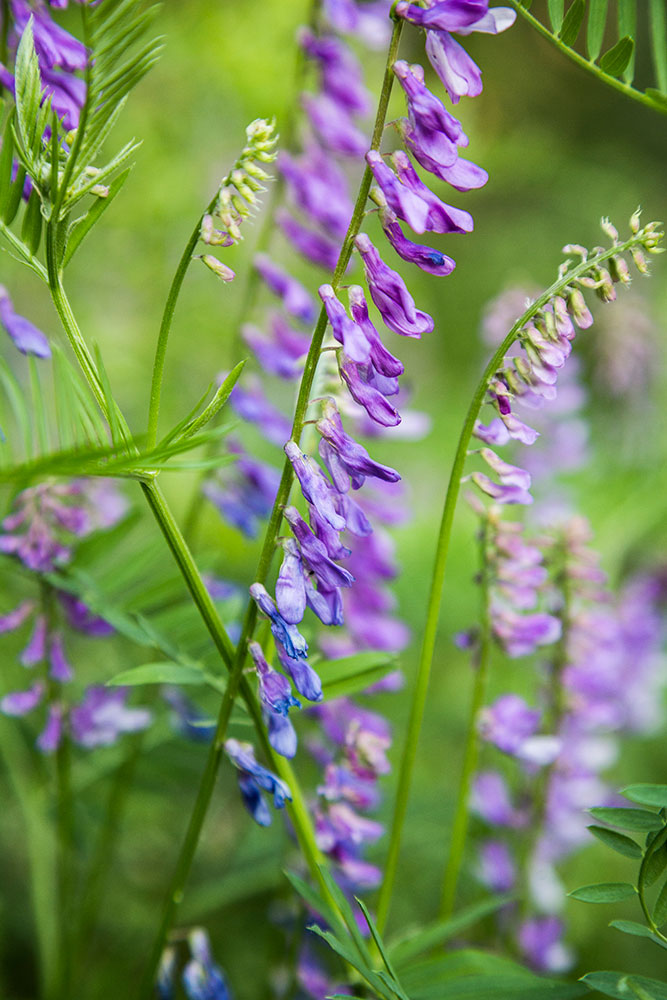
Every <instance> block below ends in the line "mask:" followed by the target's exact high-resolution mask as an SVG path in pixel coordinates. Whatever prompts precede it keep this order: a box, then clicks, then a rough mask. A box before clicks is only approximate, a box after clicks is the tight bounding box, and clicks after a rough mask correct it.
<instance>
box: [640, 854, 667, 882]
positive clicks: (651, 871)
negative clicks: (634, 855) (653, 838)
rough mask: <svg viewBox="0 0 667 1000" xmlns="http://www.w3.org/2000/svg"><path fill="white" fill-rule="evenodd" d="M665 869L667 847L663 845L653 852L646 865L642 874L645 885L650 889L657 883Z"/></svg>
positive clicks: (666, 864)
mask: <svg viewBox="0 0 667 1000" xmlns="http://www.w3.org/2000/svg"><path fill="white" fill-rule="evenodd" d="M665 868H667V846H665V845H664V844H663V846H662V847H657V848H656V849H655V850H654V851H653V853H652V854H651V856H650V857H649V859H648V860H647V862H646V864H645V865H644V871H643V873H642V876H643V883H644V885H645V886H647V887H648V886H652V885H653V883H654V882H657V881H658V879H659V878H660V876H661V875H662V873H663V872H664V870H665Z"/></svg>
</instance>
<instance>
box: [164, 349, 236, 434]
mask: <svg viewBox="0 0 667 1000" xmlns="http://www.w3.org/2000/svg"><path fill="white" fill-rule="evenodd" d="M245 363H246V359H245V358H244V359H243V361H239V363H238V364H237V365H236V366H235V367H234V368H232V370H231V372H230V373H229V375H228V376H227V378H226V379H225V380H224V382H223V383H222V385H220V386H218V388H217V390H216V393H215V395H214V397H213V399H212V400H211V402H210V403H209V404H208V406H207V407H206V409H205V410H204V411H203V412H202V413H201V414H200V415H199V416H198V417H197V418H196V419H194V420H192V421H191V422H190V423H189V424H188V425H187V426H186V427H185V428H184V429H183V431H182V432H181V434H180V435H179V436H178V437H177V438H176V440H177V441H185V440H186V439H187V438H190V437H192V436H193V435H194V434H197V433H198V432H199V431H201V430H202V429H203V428H204V427H205V426H206V424H207V423H208V422H209V420H212V419H213V417H214V416H215V415H216V413H218V411H219V410H221V409H222V407H223V406H224V405H225V403H226V402H227V400H228V399H229V397H230V396H231V394H232V390H233V389H234V386H235V385H236V383H237V382H238V380H239V378H240V377H241V372H242V371H243V368H244V366H245Z"/></svg>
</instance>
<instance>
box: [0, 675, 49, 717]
mask: <svg viewBox="0 0 667 1000" xmlns="http://www.w3.org/2000/svg"><path fill="white" fill-rule="evenodd" d="M43 694H44V684H43V682H42V681H36V682H35V683H34V684H33V685H32V687H30V688H28V690H27V691H14V692H12V694H7V695H5V697H4V698H3V699H2V701H0V712H3V713H4V714H5V715H16V716H21V715H27V714H28V712H32V710H33V708H36V707H37V705H39V703H40V701H41V700H42V696H43Z"/></svg>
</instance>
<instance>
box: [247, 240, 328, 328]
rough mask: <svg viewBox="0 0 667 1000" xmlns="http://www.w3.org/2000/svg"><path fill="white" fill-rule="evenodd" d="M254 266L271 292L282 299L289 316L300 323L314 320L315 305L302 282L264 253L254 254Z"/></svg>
mask: <svg viewBox="0 0 667 1000" xmlns="http://www.w3.org/2000/svg"><path fill="white" fill-rule="evenodd" d="M255 268H256V269H257V271H258V273H259V275H260V277H261V278H262V280H263V281H264V282H265V283H266V285H267V286H268V287H269V289H270V290H271V291H272V292H273V294H274V295H277V296H278V298H280V299H282V303H283V306H284V307H285V309H286V310H287V312H288V313H289V314H290V315H291V316H295V317H296V319H299V320H301V322H302V323H312V322H314V320H315V305H314V303H313V300H312V298H311V296H310V295H309V294H308V292H307V291H306V289H305V288H304V287H303V285H302V284H300V283H299V282H298V281H296V279H295V278H292V277H291V275H289V274H287V272H286V271H283V270H282V268H280V267H278V266H277V265H276V264H274V263H273V261H272V260H271V259H270V258H269V257H267V255H266V254H263V253H260V254H257V255H256V257H255Z"/></svg>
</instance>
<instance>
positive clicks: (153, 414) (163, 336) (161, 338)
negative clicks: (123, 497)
mask: <svg viewBox="0 0 667 1000" xmlns="http://www.w3.org/2000/svg"><path fill="white" fill-rule="evenodd" d="M217 200H218V192H217V191H216V193H215V195H214V197H213V198H212V199H211V201H210V202H209V203H208V206H207V208H206V210H205V211H204V212H202V214H201V215H200V216H199V219H198V220H197V223H196V225H195V227H194V229H193V230H192V233H191V234H190V239H189V240H188V242H187V243H186V245H185V249H184V250H183V253H182V255H181V259H180V261H179V262H178V267H177V268H176V273H175V274H174V277H173V279H172V282H171V287H170V289H169V295H168V296H167V301H166V303H165V307H164V312H163V313H162V321H161V323H160V332H159V334H158V340H157V345H156V348H155V360H154V361H153V378H152V381H151V394H150V402H149V406H148V431H147V435H146V437H147V446H148V448H152V447H154V445H155V442H156V441H157V429H158V420H159V417H160V400H161V398H162V382H163V379H164V364H165V359H166V356H167V345H168V343H169V332H170V330H171V324H172V322H173V319H174V313H175V311H176V303H177V302H178V297H179V295H180V294H181V288H182V287H183V281H184V280H185V275H186V274H187V271H188V268H189V267H190V263H191V261H192V255H193V253H194V252H195V249H196V247H197V243H199V235H200V233H201V227H202V222H203V221H204V216H205V215H208V214H210V213H211V212H212V211H213V209H214V208H215V206H216V203H217Z"/></svg>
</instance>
